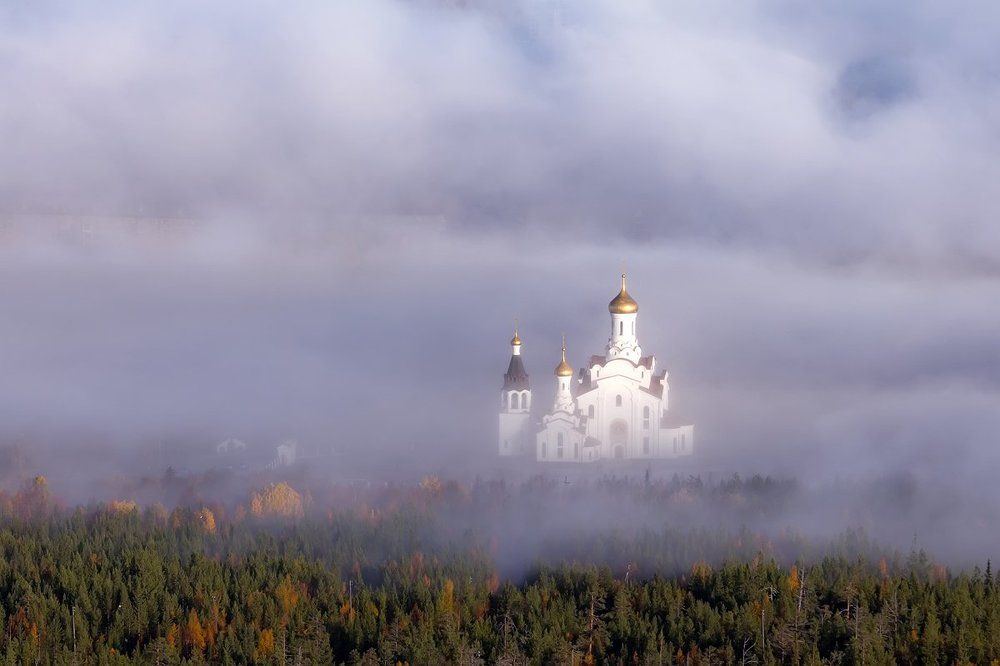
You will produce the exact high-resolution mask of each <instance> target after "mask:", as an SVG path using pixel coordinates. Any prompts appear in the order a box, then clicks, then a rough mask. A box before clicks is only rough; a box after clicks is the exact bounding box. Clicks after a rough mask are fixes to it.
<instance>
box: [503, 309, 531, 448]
mask: <svg viewBox="0 0 1000 666" xmlns="http://www.w3.org/2000/svg"><path fill="white" fill-rule="evenodd" d="M530 420H531V383H530V382H529V380H528V372H527V370H525V369H524V362H523V361H522V360H521V336H520V335H518V331H517V325H516V323H515V325H514V337H513V338H511V340H510V363H509V364H508V365H507V372H506V373H504V376H503V387H502V388H501V389H500V428H499V447H500V455H501V456H518V455H521V454H522V453H524V447H525V441H526V438H527V431H528V423H529V421H530Z"/></svg>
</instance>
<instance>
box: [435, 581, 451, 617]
mask: <svg viewBox="0 0 1000 666" xmlns="http://www.w3.org/2000/svg"><path fill="white" fill-rule="evenodd" d="M438 603H439V607H440V608H441V612H442V613H447V614H448V615H451V614H452V613H454V612H455V583H454V582H453V581H452V580H451V578H445V579H444V585H443V586H442V588H441V596H440V597H438Z"/></svg>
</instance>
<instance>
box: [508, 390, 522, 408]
mask: <svg viewBox="0 0 1000 666" xmlns="http://www.w3.org/2000/svg"><path fill="white" fill-rule="evenodd" d="M519 400H520V398H519V397H518V395H517V394H516V393H511V394H510V408H511V409H517V408H518V405H519V402H518V401H519Z"/></svg>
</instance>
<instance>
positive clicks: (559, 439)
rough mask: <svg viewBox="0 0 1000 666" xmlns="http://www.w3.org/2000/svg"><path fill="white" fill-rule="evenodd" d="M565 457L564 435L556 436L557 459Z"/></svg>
mask: <svg viewBox="0 0 1000 666" xmlns="http://www.w3.org/2000/svg"><path fill="white" fill-rule="evenodd" d="M562 457H563V436H562V433H559V434H558V435H556V458H562Z"/></svg>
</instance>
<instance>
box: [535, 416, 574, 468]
mask: <svg viewBox="0 0 1000 666" xmlns="http://www.w3.org/2000/svg"><path fill="white" fill-rule="evenodd" d="M560 438H561V439H562V453H563V455H562V457H561V458H560V457H559V443H560ZM536 440H537V441H536V446H535V459H536V460H539V461H542V462H585V458H584V447H583V434H582V433H581V432H580V431H579V430H577V428H576V427H574V426H573V424H572V423H570V422H569V421H564V420H562V419H558V420H554V421H550V422H549V423H547V424H546V426H545V427H544V428H543V429H542V430H541V431H540V432H539V433H538V435H537V437H536Z"/></svg>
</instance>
